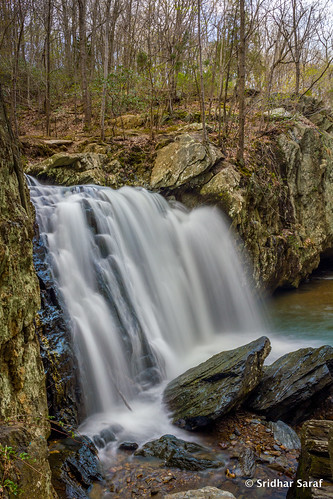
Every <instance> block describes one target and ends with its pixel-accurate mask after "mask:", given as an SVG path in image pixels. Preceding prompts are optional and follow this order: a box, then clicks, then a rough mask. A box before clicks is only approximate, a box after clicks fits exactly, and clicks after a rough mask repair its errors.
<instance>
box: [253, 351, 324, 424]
mask: <svg viewBox="0 0 333 499" xmlns="http://www.w3.org/2000/svg"><path fill="white" fill-rule="evenodd" d="M332 385H333V348H332V347H330V346H323V347H320V348H302V349H300V350H297V351H296V352H291V353H288V354H286V355H284V356H283V357H281V358H280V359H278V360H277V361H276V362H274V363H273V364H272V365H271V366H268V367H266V368H265V371H264V376H263V378H262V380H261V382H260V384H259V386H258V387H257V388H256V390H255V391H254V393H253V394H252V396H251V397H250V400H249V401H248V403H247V406H248V407H249V408H250V409H251V410H253V411H256V412H259V413H261V414H265V415H266V416H267V417H269V418H270V419H272V420H275V421H276V420H277V419H281V420H283V421H286V422H289V423H292V424H296V423H298V422H300V421H304V420H305V419H306V418H307V417H308V416H309V415H310V414H311V411H313V410H314V408H315V407H316V405H317V402H318V401H319V400H321V399H323V398H325V397H326V396H327V395H329V390H330V388H331V387H332Z"/></svg>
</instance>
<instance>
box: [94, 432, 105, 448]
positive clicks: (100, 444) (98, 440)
mask: <svg viewBox="0 0 333 499" xmlns="http://www.w3.org/2000/svg"><path fill="white" fill-rule="evenodd" d="M92 440H93V442H94V444H95V445H96V447H97V449H104V447H105V441H104V440H103V439H102V438H101V437H100V436H99V435H94V436H93V437H92Z"/></svg>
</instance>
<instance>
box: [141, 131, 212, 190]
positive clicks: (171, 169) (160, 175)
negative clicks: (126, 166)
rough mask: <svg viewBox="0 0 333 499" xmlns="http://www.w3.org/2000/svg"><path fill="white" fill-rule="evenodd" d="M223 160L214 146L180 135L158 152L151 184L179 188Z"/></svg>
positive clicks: (188, 135)
mask: <svg viewBox="0 0 333 499" xmlns="http://www.w3.org/2000/svg"><path fill="white" fill-rule="evenodd" d="M221 158H222V153H221V151H220V150H219V149H218V148H217V147H215V146H213V145H212V144H208V145H204V144H203V143H202V140H201V139H200V138H198V137H196V136H193V135H190V134H183V135H180V136H179V137H177V138H176V139H175V141H174V142H172V143H171V144H168V145H167V146H165V147H163V148H162V149H160V150H159V151H158V152H157V156H156V160H155V164H154V167H153V171H152V174H151V179H150V183H151V186H152V187H153V188H165V187H179V186H180V185H182V184H184V183H185V182H188V181H190V180H191V179H193V178H194V177H197V176H198V175H201V174H202V173H204V172H205V171H207V170H209V169H210V168H211V167H212V166H214V165H215V164H216V163H217V162H218V161H219V160H220V159H221Z"/></svg>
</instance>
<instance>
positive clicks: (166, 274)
mask: <svg viewBox="0 0 333 499" xmlns="http://www.w3.org/2000/svg"><path fill="white" fill-rule="evenodd" d="M29 184H30V192H31V198H32V201H33V203H34V204H35V207H36V213H37V221H38V224H39V230H40V234H41V237H42V239H43V241H44V243H45V245H46V246H47V248H48V258H49V264H50V266H51V268H52V271H53V274H54V277H55V279H56V281H57V283H58V286H59V289H60V291H61V294H62V297H63V300H64V303H65V304H66V307H67V311H68V314H69V317H70V318H71V323H72V329H73V341H74V345H75V349H76V351H77V355H78V361H79V366H80V371H81V380H82V386H83V388H84V395H85V401H86V407H87V411H88V414H90V415H91V416H92V417H91V418H90V420H89V421H90V422H91V421H92V420H93V421H94V424H95V425H96V424H97V423H96V422H97V421H99V424H100V427H103V425H105V424H107V423H108V417H106V416H105V415H106V414H109V415H110V418H111V420H112V421H113V422H114V421H117V420H118V421H121V423H122V424H124V422H126V421H127V423H128V427H129V432H132V433H133V431H134V429H133V428H134V426H135V428H136V430H137V432H138V431H139V430H138V427H139V426H140V421H144V420H145V422H144V426H145V429H144V431H143V433H142V438H143V439H144V438H147V437H146V433H147V432H148V433H149V432H151V433H153V434H154V432H155V433H158V432H159V430H158V424H160V423H161V422H162V420H163V424H166V422H167V418H166V416H165V415H163V410H162V409H161V407H160V405H159V402H156V394H158V393H160V392H161V389H160V388H159V386H162V385H161V383H162V384H163V380H166V379H170V378H172V377H174V376H176V375H177V374H179V373H180V372H182V371H184V370H185V369H186V368H188V367H190V366H191V365H194V363H198V362H199V361H201V360H205V359H206V358H208V357H209V356H210V355H212V354H213V353H216V352H217V347H216V346H215V345H216V343H219V342H220V343H221V340H223V341H224V346H226V344H225V343H226V341H227V338H229V340H230V339H231V342H230V341H229V344H228V345H227V346H228V347H229V346H230V347H231V348H232V347H235V346H238V345H239V344H241V343H244V339H245V341H247V340H248V339H253V338H257V337H259V336H260V335H261V334H262V332H263V327H262V324H261V320H260V317H259V314H258V311H257V307H256V304H255V302H254V300H253V298H252V296H251V293H250V291H249V287H248V285H247V283H246V279H245V275H244V272H243V270H242V268H241V264H240V262H239V259H238V257H237V251H236V247H235V245H234V244H233V241H232V239H231V236H230V234H229V228H228V226H227V224H226V223H225V221H224V219H223V217H222V214H221V213H220V212H219V211H218V210H217V209H214V208H208V207H203V208H198V209H195V210H193V211H191V212H188V211H187V210H186V209H185V208H184V207H183V206H181V205H179V204H175V205H174V206H170V205H169V204H168V203H167V201H166V200H164V199H163V198H162V197H161V196H160V195H158V194H154V193H151V192H148V191H146V190H144V189H137V188H130V187H123V188H122V189H120V190H119V191H114V190H112V189H109V188H104V187H96V186H76V187H58V186H44V185H41V184H39V183H38V182H36V181H35V180H34V179H31V178H29ZM236 333H237V334H236ZM220 349H221V348H220ZM194 358H195V360H194ZM156 386H157V388H156ZM147 393H148V394H150V396H149V397H148V398H149V400H150V401H152V400H154V401H155V402H154V404H155V408H156V407H157V406H156V404H157V405H158V406H159V408H158V410H157V413H156V412H155V413H154V414H153V411H152V410H151V409H150V419H149V416H147V411H145V409H144V407H145V404H147V403H148V402H147ZM152 394H155V397H151V395H152ZM124 399H125V400H126V401H127V403H129V404H130V405H131V406H132V408H133V409H134V412H135V410H136V411H137V412H136V414H135V415H133V413H129V412H128V410H127V409H126V408H125V407H124ZM157 399H158V397H157ZM151 403H153V402H151ZM140 411H141V412H140ZM96 413H99V416H93V415H94V414H96ZM101 415H102V416H101ZM147 417H148V419H147ZM156 419H158V421H156ZM89 428H90V426H89V424H88V425H86V429H88V430H87V432H88V433H89V431H90V429H89ZM91 432H92V433H93V430H91ZM173 432H174V430H173ZM139 433H140V432H139ZM150 436H151V435H150ZM138 439H140V436H139V437H137V440H138Z"/></svg>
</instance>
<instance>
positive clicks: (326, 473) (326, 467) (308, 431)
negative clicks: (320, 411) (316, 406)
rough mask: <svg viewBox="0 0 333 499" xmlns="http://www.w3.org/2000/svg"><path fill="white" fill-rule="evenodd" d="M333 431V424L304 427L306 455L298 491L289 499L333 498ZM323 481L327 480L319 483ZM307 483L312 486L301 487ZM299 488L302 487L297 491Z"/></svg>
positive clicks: (315, 423)
mask: <svg viewBox="0 0 333 499" xmlns="http://www.w3.org/2000/svg"><path fill="white" fill-rule="evenodd" d="M332 431H333V421H325V420H323V421H316V420H310V421H307V422H306V423H304V425H303V427H302V432H301V442H302V451H301V456H300V459H299V465H298V469H297V476H296V480H295V481H294V487H293V488H292V489H291V490H290V491H289V493H288V498H295V499H311V498H317V499H324V498H325V499H326V498H327V499H328V498H330V497H331V498H333V475H332V470H331V466H330V455H329V445H330V443H331V442H330V439H331V437H330V435H331V434H332V433H331V432H332ZM320 479H322V480H323V483H322V484H320V483H318V482H319V480H320ZM304 482H306V483H307V484H308V485H310V482H312V486H308V487H302V486H299V485H300V484H303V483H304ZM316 482H317V483H316ZM296 485H298V486H297V487H296ZM318 485H319V486H318Z"/></svg>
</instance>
